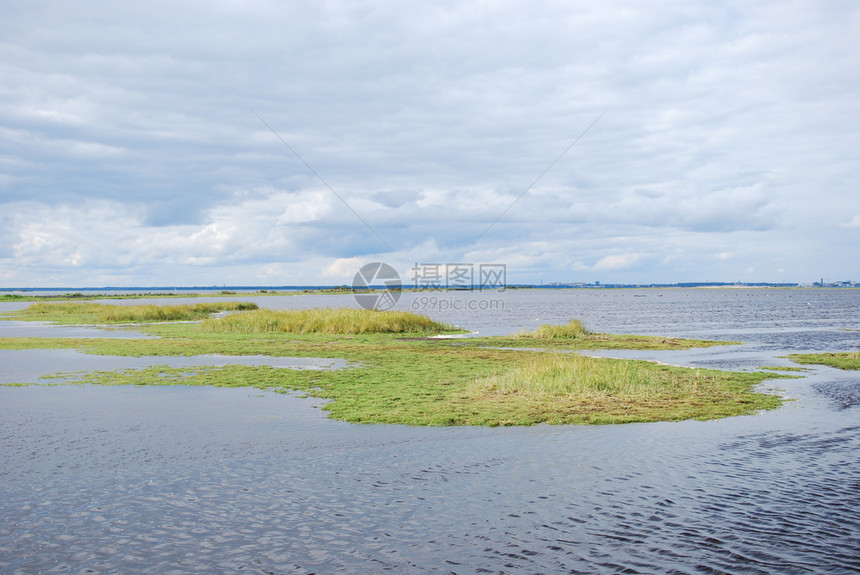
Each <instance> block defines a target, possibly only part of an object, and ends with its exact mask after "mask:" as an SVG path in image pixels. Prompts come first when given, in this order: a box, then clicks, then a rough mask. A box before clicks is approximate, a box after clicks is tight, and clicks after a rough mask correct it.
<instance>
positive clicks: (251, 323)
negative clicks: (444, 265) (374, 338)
mask: <svg viewBox="0 0 860 575" xmlns="http://www.w3.org/2000/svg"><path fill="white" fill-rule="evenodd" d="M203 331H206V332H222V333H295V334H312V333H321V334H364V333H398V334H424V335H426V334H439V333H446V332H454V331H458V330H457V329H456V328H455V327H453V326H450V325H447V324H444V323H439V322H436V321H433V320H431V319H430V318H429V317H427V316H423V315H418V314H414V313H411V312H406V311H372V310H366V309H351V308H340V309H331V308H324V309H322V308H315V309H305V310H268V309H261V310H257V311H254V312H249V313H243V314H235V315H230V316H227V317H222V318H218V319H209V320H207V321H206V322H204V323H203Z"/></svg>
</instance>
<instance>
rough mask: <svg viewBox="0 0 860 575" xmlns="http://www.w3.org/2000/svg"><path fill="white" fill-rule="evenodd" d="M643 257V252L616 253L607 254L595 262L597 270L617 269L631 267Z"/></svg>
mask: <svg viewBox="0 0 860 575" xmlns="http://www.w3.org/2000/svg"><path fill="white" fill-rule="evenodd" d="M642 258H643V255H642V254H616V255H611V256H605V257H602V258H600V260H599V261H598V262H597V263H596V264H594V268H593V269H594V270H595V271H617V270H624V269H628V268H631V267H633V266H635V265H636V264H638V263H639V262H640V261H641V260H642Z"/></svg>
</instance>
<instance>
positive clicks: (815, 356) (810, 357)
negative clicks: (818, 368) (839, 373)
mask: <svg viewBox="0 0 860 575" xmlns="http://www.w3.org/2000/svg"><path fill="white" fill-rule="evenodd" d="M788 358H789V359H790V360H791V361H793V362H795V363H800V364H806V365H810V364H816V365H827V366H830V367H835V368H837V369H860V352H857V351H847V352H842V353H792V354H791V355H789V356H788Z"/></svg>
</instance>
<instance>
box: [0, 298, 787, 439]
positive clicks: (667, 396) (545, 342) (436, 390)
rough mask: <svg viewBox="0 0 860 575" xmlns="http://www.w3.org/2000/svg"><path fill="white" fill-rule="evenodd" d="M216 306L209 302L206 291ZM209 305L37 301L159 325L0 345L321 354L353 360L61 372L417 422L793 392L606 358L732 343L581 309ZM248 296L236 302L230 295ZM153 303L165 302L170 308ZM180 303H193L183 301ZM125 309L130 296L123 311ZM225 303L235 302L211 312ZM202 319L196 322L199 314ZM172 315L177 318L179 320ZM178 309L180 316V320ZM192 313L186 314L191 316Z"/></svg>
mask: <svg viewBox="0 0 860 575" xmlns="http://www.w3.org/2000/svg"><path fill="white" fill-rule="evenodd" d="M204 305H206V306H208V305H210V304H204ZM211 305H212V306H214V307H211V308H210V307H202V306H201V307H198V306H110V305H103V304H86V303H83V302H74V303H69V304H65V303H64V304H60V303H51V304H36V305H34V306H31V307H30V308H28V309H26V310H22V311H20V312H10V315H11V316H12V318H14V319H38V320H42V321H54V322H58V323H63V324H68V323H87V324H91V323H108V324H115V323H129V322H138V323H137V325H135V327H134V329H135V330H136V331H142V332H145V333H148V334H151V335H154V336H158V337H155V338H147V339H125V338H0V349H45V348H47V349H50V348H56V349H60V348H62V349H75V350H79V351H82V352H84V353H92V354H103V355H115V356H135V357H140V356H167V357H169V356H195V355H205V354H220V355H227V356H231V355H232V356H241V355H268V356H272V357H322V358H332V359H343V360H346V361H347V362H348V364H349V367H348V368H346V369H334V370H329V371H314V370H292V369H284V368H276V367H267V366H248V365H223V366H195V367H191V368H175V367H169V366H166V365H164V366H155V367H149V368H145V369H126V370H119V371H109V372H107V371H92V372H85V373H75V374H58V375H57V377H60V378H62V379H63V381H72V382H79V383H91V384H136V385H163V384H185V385H214V386H250V387H257V388H264V389H274V390H279V391H299V392H304V393H307V394H310V395H313V396H315V397H320V398H324V399H327V400H329V401H328V402H327V403H326V405H325V407H324V408H325V409H326V410H328V411H329V413H330V415H331V417H333V418H336V419H341V420H344V421H350V422H360V423H396V424H406V425H532V424H536V423H554V424H562V423H580V424H582V423H587V424H589V423H626V422H646V421H665V420H673V421H674V420H684V419H712V418H719V417H727V416H733V415H742V414H750V413H755V412H757V411H759V410H763V409H772V408H775V407H777V406H779V405H780V404H781V400H780V398H779V397H777V396H776V395H772V394H768V393H762V392H759V391H756V390H754V387H755V386H756V385H757V384H759V383H761V382H762V381H764V380H766V379H776V378H779V377H784V376H781V375H780V374H774V373H764V372H734V371H719V370H709V369H694V368H687V367H678V366H670V365H664V364H659V363H656V362H648V361H639V360H622V359H609V358H595V357H588V356H585V355H580V354H578V353H577V352H579V351H582V350H590V349H612V348H614V349H622V348H626V349H686V348H692V347H703V346H710V345H726V344H728V343H732V342H715V341H704V340H684V339H677V338H663V337H653V336H633V335H612V334H599V333H592V332H590V331H589V330H587V329H586V328H585V327H584V326H582V324H581V323H579V322H578V321H571V322H570V323H568V324H565V325H562V326H541V327H540V328H538V329H537V330H535V331H534V332H528V333H523V334H519V335H514V336H508V337H481V338H478V337H474V338H473V337H469V338H436V337H433V336H435V335H440V334H451V333H454V332H456V329H455V328H453V327H452V326H450V325H446V324H440V323H438V322H434V321H432V320H430V319H429V318H426V317H424V316H419V315H416V314H412V313H408V312H374V311H367V310H354V309H348V310H347V309H314V310H302V311H274V310H255V309H253V308H256V305H254V304H246V303H242V302H232V303H230V302H228V303H226V304H225V303H223V302H218V303H215V304H211ZM228 305H235V306H236V307H233V308H229V307H225V306H228ZM150 307H157V308H162V310H161V311H159V312H157V313H156V312H153V311H152V310H149V308H150ZM171 307H180V308H190V309H183V310H182V311H181V313H180V310H170V309H169V308H171ZM114 308H124V311H122V313H120V310H116V309H114ZM216 311H236V312H238V313H231V314H228V315H225V316H223V317H212V315H211V314H212V313H214V312H216ZM192 317H193V318H194V319H195V320H200V318H201V317H202V318H203V319H202V320H200V321H197V322H196V323H188V322H187V321H188V320H189V319H190V318H192ZM168 318H170V319H168ZM173 318H176V319H173ZM183 321H185V322H184V323H180V322H183Z"/></svg>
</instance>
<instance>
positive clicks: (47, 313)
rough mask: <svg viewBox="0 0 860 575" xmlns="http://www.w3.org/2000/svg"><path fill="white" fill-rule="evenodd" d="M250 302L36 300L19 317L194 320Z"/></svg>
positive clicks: (86, 321)
mask: <svg viewBox="0 0 860 575" xmlns="http://www.w3.org/2000/svg"><path fill="white" fill-rule="evenodd" d="M255 309H257V304H255V303H250V302H211V303H197V304H186V305H164V306H161V305H108V304H98V303H87V302H63V303H45V302H39V303H35V304H33V305H31V306H29V307H28V308H26V309H24V310H22V311H20V312H17V313H16V314H15V316H16V317H17V319H26V320H40V321H51V322H55V323H60V324H117V323H150V322H160V321H195V320H200V319H204V318H207V317H209V316H211V315H212V314H213V313H216V312H220V311H245V310H255Z"/></svg>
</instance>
